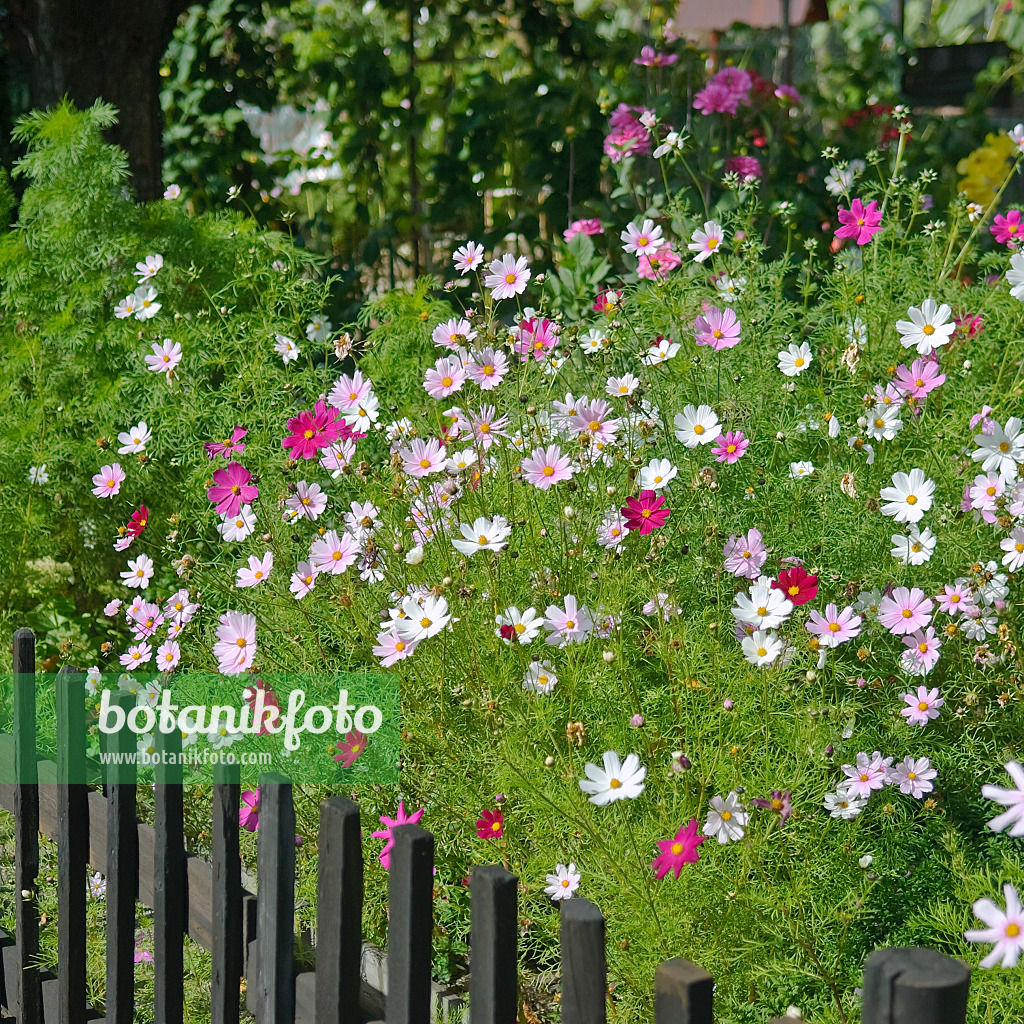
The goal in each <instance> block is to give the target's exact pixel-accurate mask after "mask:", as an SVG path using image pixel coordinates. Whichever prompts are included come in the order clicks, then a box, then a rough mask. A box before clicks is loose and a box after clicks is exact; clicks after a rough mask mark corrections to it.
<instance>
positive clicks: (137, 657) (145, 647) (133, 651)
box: [120, 641, 153, 668]
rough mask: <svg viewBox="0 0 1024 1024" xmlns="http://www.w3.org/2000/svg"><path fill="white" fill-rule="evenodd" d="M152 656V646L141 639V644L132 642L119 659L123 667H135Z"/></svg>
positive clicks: (144, 662)
mask: <svg viewBox="0 0 1024 1024" xmlns="http://www.w3.org/2000/svg"><path fill="white" fill-rule="evenodd" d="M152 657H153V648H152V647H150V646H149V644H147V643H146V642H145V641H143V642H142V643H141V644H133V645H132V646H131V647H129V648H128V650H127V652H126V653H125V654H122V655H121V659H120V660H121V664H122V665H124V667H125V668H137V667H138V666H139V665H145V664H146V662H147V661H149V659H150V658H152Z"/></svg>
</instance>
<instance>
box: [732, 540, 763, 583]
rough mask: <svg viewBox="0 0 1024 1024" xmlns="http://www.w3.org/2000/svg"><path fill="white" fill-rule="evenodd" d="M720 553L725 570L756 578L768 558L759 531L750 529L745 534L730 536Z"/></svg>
mask: <svg viewBox="0 0 1024 1024" xmlns="http://www.w3.org/2000/svg"><path fill="white" fill-rule="evenodd" d="M722 554H723V555H724V557H725V565H724V568H725V571H726V572H731V573H732V574H733V576H740V577H745V578H746V579H749V580H756V579H757V578H758V577H759V576H760V575H761V566H763V565H764V563H765V561H766V560H767V558H768V549H767V548H766V547H765V545H764V541H763V540H762V539H761V531H760V530H757V529H751V530H748V531H747V532H746V533H745V534H743V533H741V534H739V535H738V536H737V535H735V534H734V535H733V536H731V537H730V538H729V539H728V541H726V544H725V549H724V551H723V552H722Z"/></svg>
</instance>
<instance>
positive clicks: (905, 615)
mask: <svg viewBox="0 0 1024 1024" xmlns="http://www.w3.org/2000/svg"><path fill="white" fill-rule="evenodd" d="M900 614H901V615H902V616H903V618H905V619H909V618H910V616H911V615H913V614H914V613H913V612H912V611H911V610H910V609H909V608H904V609H903V611H902V612H901V613H900Z"/></svg>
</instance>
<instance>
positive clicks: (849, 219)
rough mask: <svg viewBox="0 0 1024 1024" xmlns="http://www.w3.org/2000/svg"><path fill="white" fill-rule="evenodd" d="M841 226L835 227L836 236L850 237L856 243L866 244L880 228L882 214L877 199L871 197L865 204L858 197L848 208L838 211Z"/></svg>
mask: <svg viewBox="0 0 1024 1024" xmlns="http://www.w3.org/2000/svg"><path fill="white" fill-rule="evenodd" d="M839 223H840V224H842V227H841V228H837V229H836V238H852V239H853V240H854V242H856V243H857V245H867V243H868V242H870V241H871V239H872V238H874V237H875V235H876V234H877V233H878V232H879V231H881V230H882V228H881V224H882V214H881V211H880V210H879V209H878V201H877V200H875V199H872V200H871V202H870V203H868V205H867V206H865V205H864V204H863V203H862V202H861V201H860V200H859V199H854V201H853V202H852V203H850V209H848V210H840V211H839Z"/></svg>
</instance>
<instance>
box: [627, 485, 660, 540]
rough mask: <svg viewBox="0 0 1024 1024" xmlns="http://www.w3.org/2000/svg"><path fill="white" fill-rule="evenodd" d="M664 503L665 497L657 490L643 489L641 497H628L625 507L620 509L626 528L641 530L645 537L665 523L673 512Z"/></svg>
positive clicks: (641, 534)
mask: <svg viewBox="0 0 1024 1024" xmlns="http://www.w3.org/2000/svg"><path fill="white" fill-rule="evenodd" d="M664 505H665V498H664V496H663V495H660V494H658V492H657V491H641V492H640V497H639V498H627V499H626V504H625V507H624V508H622V509H620V510H619V511H620V512H622V516H623V518H624V519H625V521H626V529H627V530H639V531H640V536H642V537H643V536H645V535H646V534H648V533H653V532H654V531H655V530H657V529H660V528H661V527H662V526H664V525H665V523H666V521H667V520H668V517H669V516H670V515H671V514H672V513H671V509H668V508H665V507H664Z"/></svg>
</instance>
